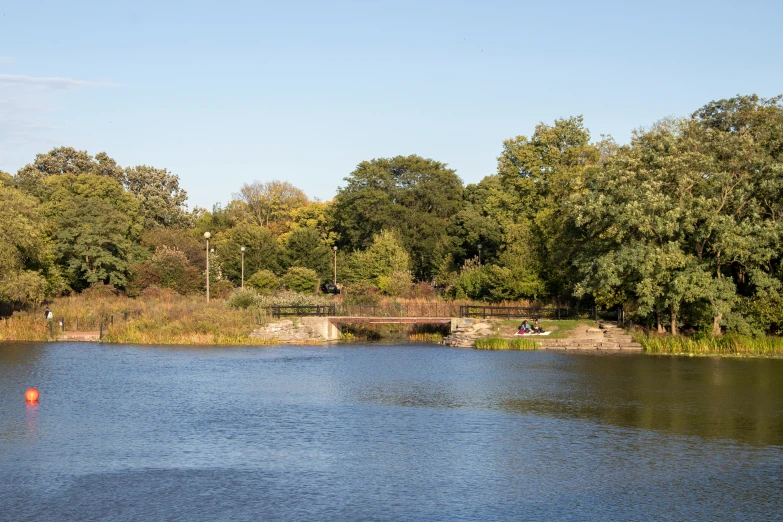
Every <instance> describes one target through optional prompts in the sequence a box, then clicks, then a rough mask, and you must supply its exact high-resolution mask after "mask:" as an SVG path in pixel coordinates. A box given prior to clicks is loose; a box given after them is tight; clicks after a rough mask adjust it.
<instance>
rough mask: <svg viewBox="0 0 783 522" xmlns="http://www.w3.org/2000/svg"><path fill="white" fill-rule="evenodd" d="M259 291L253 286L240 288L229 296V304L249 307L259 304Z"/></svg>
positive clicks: (236, 306)
mask: <svg viewBox="0 0 783 522" xmlns="http://www.w3.org/2000/svg"><path fill="white" fill-rule="evenodd" d="M258 298H259V295H258V292H256V291H255V290H253V289H252V288H238V289H236V290H234V291H233V292H232V293H231V296H230V297H229V298H228V305H229V306H231V307H233V308H249V307H251V306H255V305H257V304H258Z"/></svg>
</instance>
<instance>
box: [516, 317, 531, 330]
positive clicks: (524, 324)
mask: <svg viewBox="0 0 783 522" xmlns="http://www.w3.org/2000/svg"><path fill="white" fill-rule="evenodd" d="M517 333H518V334H526V333H530V325H529V324H527V319H525V320H524V321H522V324H520V325H519V331H518V332H517Z"/></svg>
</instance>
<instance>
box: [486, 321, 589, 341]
mask: <svg viewBox="0 0 783 522" xmlns="http://www.w3.org/2000/svg"><path fill="white" fill-rule="evenodd" d="M521 322H522V320H521V319H506V320H503V321H500V322H499V323H496V324H498V325H499V326H500V327H501V328H503V330H504V331H507V330H508V329H509V328H512V329H514V330H516V328H517V327H518V326H519V325H520V323H521ZM531 324H532V323H531ZM540 324H541V328H543V329H544V330H545V331H548V332H552V333H550V334H549V335H547V336H546V338H547V339H565V338H567V337H569V336H570V335H571V334H572V333H573V331H574V329H576V327H577V326H579V325H585V326H589V327H590V328H594V327H595V326H596V323H595V321H593V320H592V319H561V320H559V321H554V320H542V321H540Z"/></svg>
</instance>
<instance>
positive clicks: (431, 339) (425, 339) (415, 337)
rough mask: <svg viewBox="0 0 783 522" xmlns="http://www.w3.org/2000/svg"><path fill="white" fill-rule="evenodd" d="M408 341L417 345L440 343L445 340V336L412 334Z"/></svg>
mask: <svg viewBox="0 0 783 522" xmlns="http://www.w3.org/2000/svg"><path fill="white" fill-rule="evenodd" d="M408 339H409V340H411V341H413V342H417V343H439V342H441V341H442V340H443V334H439V333H412V334H410V335H409V336H408Z"/></svg>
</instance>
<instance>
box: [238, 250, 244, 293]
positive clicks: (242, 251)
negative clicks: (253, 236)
mask: <svg viewBox="0 0 783 522" xmlns="http://www.w3.org/2000/svg"><path fill="white" fill-rule="evenodd" d="M239 251H240V252H241V253H242V288H245V247H239Z"/></svg>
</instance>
